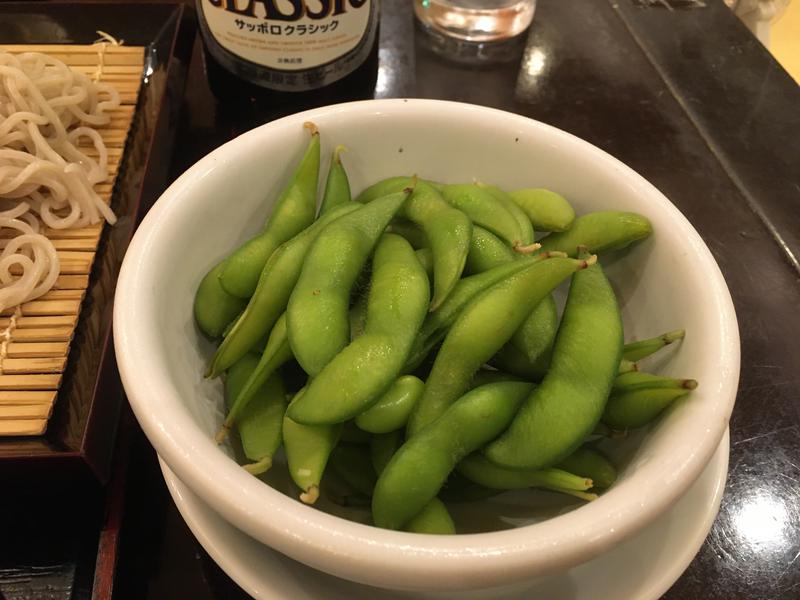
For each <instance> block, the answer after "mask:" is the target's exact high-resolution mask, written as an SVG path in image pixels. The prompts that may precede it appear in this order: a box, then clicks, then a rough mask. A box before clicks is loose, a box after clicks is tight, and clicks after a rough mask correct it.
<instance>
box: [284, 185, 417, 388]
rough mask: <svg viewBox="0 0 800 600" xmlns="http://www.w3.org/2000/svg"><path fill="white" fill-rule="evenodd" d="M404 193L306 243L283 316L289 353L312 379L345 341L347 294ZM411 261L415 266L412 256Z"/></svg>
mask: <svg viewBox="0 0 800 600" xmlns="http://www.w3.org/2000/svg"><path fill="white" fill-rule="evenodd" d="M410 192H411V190H410V189H408V190H406V191H404V192H399V193H397V194H392V195H390V196H385V197H383V198H380V199H378V200H375V201H374V202H370V203H369V204H367V205H365V206H362V207H361V208H359V209H358V210H356V211H354V212H352V213H350V214H348V215H345V216H343V217H341V218H340V219H337V220H336V221H334V222H333V223H331V224H330V225H329V226H328V227H326V228H325V229H324V230H323V231H322V232H321V233H320V234H319V236H318V237H317V239H316V240H315V241H314V243H313V244H312V245H311V248H310V249H309V251H308V254H307V255H306V260H305V262H304V263H303V267H302V270H301V272H300V277H299V278H298V280H297V284H296V285H295V288H294V290H293V291H292V294H291V296H290V298H289V305H288V308H287V311H286V316H287V323H288V327H289V342H290V344H291V347H292V351H293V352H294V355H295V358H296V359H297V362H299V363H300V366H302V367H303V369H304V370H305V372H306V373H308V374H309V375H311V376H312V377H315V376H316V375H318V374H319V373H320V371H322V369H323V368H324V367H325V365H327V364H328V363H329V362H330V361H331V359H333V357H334V356H336V355H337V354H338V353H339V352H340V351H341V350H342V349H343V348H344V347H345V346H346V345H347V343H348V341H349V340H350V324H349V320H348V306H349V303H350V291H351V289H352V287H353V284H354V283H355V281H356V279H357V277H358V275H359V273H360V272H361V270H362V268H363V267H364V264H365V263H366V262H367V259H368V258H369V255H370V254H371V253H372V249H373V247H374V246H375V244H376V243H377V241H378V238H379V237H380V235H381V233H382V232H383V230H384V229H385V228H386V225H387V224H388V223H389V221H391V220H392V217H394V215H395V214H396V213H397V211H398V210H400V207H401V206H402V205H403V203H404V202H405V200H406V198H407V197H408V195H409V193H410ZM414 262H415V264H416V265H417V266H418V265H419V262H418V261H417V260H416V257H414ZM425 285H426V286H427V278H426V279H425Z"/></svg>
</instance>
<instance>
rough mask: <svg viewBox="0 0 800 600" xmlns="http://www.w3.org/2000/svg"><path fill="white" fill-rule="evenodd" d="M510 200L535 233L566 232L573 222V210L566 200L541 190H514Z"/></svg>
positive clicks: (548, 191) (553, 193)
mask: <svg viewBox="0 0 800 600" xmlns="http://www.w3.org/2000/svg"><path fill="white" fill-rule="evenodd" d="M509 196H511V199H512V200H513V201H514V202H516V203H517V204H518V205H519V207H520V208H521V209H522V210H523V211H525V214H526V215H527V216H528V218H529V219H530V220H531V223H532V224H533V227H534V228H535V229H536V231H566V230H567V229H569V228H570V226H571V225H572V222H573V221H574V220H575V210H574V209H573V208H572V206H570V204H569V202H567V200H566V199H565V198H564V197H563V196H561V195H559V194H556V193H555V192H551V191H550V190H545V189H543V188H526V189H522V190H514V191H513V192H511V193H510V194H509Z"/></svg>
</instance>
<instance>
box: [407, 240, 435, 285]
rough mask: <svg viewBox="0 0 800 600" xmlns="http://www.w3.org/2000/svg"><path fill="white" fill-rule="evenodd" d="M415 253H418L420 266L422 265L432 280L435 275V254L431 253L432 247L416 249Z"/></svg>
mask: <svg viewBox="0 0 800 600" xmlns="http://www.w3.org/2000/svg"><path fill="white" fill-rule="evenodd" d="M412 247H413V246H412ZM414 254H416V255H417V260H418V261H419V264H420V266H422V268H423V269H424V271H425V274H426V275H427V276H428V279H429V280H430V279H431V277H433V254H432V253H431V249H430V248H420V249H419V250H414Z"/></svg>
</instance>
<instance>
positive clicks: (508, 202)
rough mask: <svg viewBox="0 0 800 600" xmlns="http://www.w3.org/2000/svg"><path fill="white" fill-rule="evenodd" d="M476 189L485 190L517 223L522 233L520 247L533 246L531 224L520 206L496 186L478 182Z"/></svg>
mask: <svg viewBox="0 0 800 600" xmlns="http://www.w3.org/2000/svg"><path fill="white" fill-rule="evenodd" d="M476 185H477V186H478V187H480V188H482V189H484V190H486V191H487V192H489V195H490V196H491V197H492V198H494V199H495V200H496V201H497V202H498V203H499V204H501V205H502V206H503V207H504V208H505V209H506V210H507V211H508V212H510V213H511V214H512V215H513V216H514V218H515V219H516V220H517V223H519V228H520V231H521V232H522V237H521V238H520V245H521V246H529V245H531V244H533V238H534V231H533V224H532V223H531V220H530V219H529V218H528V215H526V214H525V211H523V210H522V209H521V208H520V206H519V205H518V204H517V203H516V202H514V200H513V199H512V198H511V196H510V195H509V194H508V192H506V191H504V190H502V189H500V188H499V187H497V186H496V185H489V184H487V183H481V182H478V183H477V184H476Z"/></svg>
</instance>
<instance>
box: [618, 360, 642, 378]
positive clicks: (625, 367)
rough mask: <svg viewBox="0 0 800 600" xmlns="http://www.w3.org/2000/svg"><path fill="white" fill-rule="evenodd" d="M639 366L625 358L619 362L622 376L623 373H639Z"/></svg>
mask: <svg viewBox="0 0 800 600" xmlns="http://www.w3.org/2000/svg"><path fill="white" fill-rule="evenodd" d="M638 370H639V365H637V364H636V363H635V362H633V361H630V360H628V359H626V358H623V359H622V360H621V361H619V374H620V375H622V374H623V373H631V372H633V371H638Z"/></svg>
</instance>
